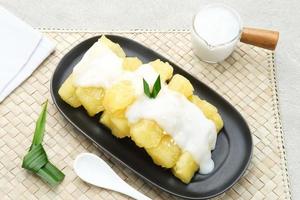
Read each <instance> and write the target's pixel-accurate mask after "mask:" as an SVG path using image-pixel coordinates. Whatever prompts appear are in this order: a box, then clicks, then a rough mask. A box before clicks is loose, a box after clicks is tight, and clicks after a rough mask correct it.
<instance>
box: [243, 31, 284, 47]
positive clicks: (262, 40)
mask: <svg viewBox="0 0 300 200" xmlns="http://www.w3.org/2000/svg"><path fill="white" fill-rule="evenodd" d="M278 39H279V32H277V31H270V30H264V29H256V28H246V27H245V28H243V32H242V35H241V42H243V43H246V44H251V45H254V46H258V47H262V48H265V49H269V50H274V49H275V48H276V45H277V42H278Z"/></svg>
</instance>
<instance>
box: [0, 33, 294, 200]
mask: <svg viewBox="0 0 300 200" xmlns="http://www.w3.org/2000/svg"><path fill="white" fill-rule="evenodd" d="M43 31H44V32H45V35H47V36H48V37H49V38H50V39H52V40H54V41H55V42H56V43H57V47H56V51H55V52H54V54H52V55H51V56H50V57H49V58H48V59H47V60H46V61H45V62H44V63H43V64H42V65H41V66H40V67H39V68H38V69H37V70H36V71H35V72H34V73H33V75H32V76H31V77H30V78H29V79H28V80H27V81H25V82H24V83H23V84H22V85H21V86H20V87H19V88H17V89H16V90H15V91H14V92H13V93H12V94H11V95H10V96H9V97H8V98H7V99H6V100H5V101H4V102H2V104H0V138H1V139H0V198H1V199H31V200H32V199H105V200H108V199H113V200H115V199H128V198H127V197H125V196H123V195H121V194H118V193H115V192H111V191H108V190H102V189H99V188H96V187H91V186H90V185H88V184H85V183H84V182H82V181H81V180H80V179H79V178H78V177H77V176H76V175H75V173H74V171H73V169H72V164H73V160H74V159H75V157H76V155H78V154H79V153H81V152H86V151H88V152H93V153H95V154H97V155H99V156H101V157H102V158H104V159H105V160H106V161H107V162H108V163H109V164H110V165H111V166H112V167H113V169H114V170H115V171H116V172H117V173H118V174H119V175H120V176H121V177H122V178H123V179H124V180H125V181H126V182H127V183H129V184H130V185H132V186H133V187H135V188H137V189H138V190H140V191H141V192H143V193H145V194H146V195H148V196H149V197H151V198H152V199H171V198H174V197H172V196H170V195H168V194H166V193H164V192H162V191H160V190H158V189H156V188H154V187H152V186H150V185H149V184H147V183H145V182H144V181H143V180H142V179H141V178H139V177H137V176H136V175H135V174H133V172H131V171H129V170H128V169H126V168H124V167H123V166H121V165H120V164H119V163H117V162H116V161H114V160H112V158H110V157H109V156H108V155H106V154H104V153H103V152H102V151H101V150H99V149H96V147H95V146H94V145H92V143H91V142H90V141H88V140H87V139H86V138H85V137H84V136H83V135H81V134H79V133H78V132H77V131H76V130H75V129H74V128H73V127H72V126H71V125H70V124H69V123H68V122H67V121H66V120H65V119H64V118H63V117H62V115H61V114H60V113H59V112H58V110H57V109H56V107H55V106H54V105H53V102H52V100H51V97H50V93H49V86H50V78H51V76H52V73H53V71H54V69H55V67H56V66H57V64H58V62H59V60H60V59H61V58H62V56H63V55H64V54H66V53H67V52H68V51H69V50H70V49H71V48H72V47H73V46H74V45H76V44H78V43H79V42H81V41H82V40H84V39H87V38H89V37H92V36H95V35H99V34H102V33H100V32H98V33H97V32H76V31H71V32H70V31H51V30H50V31H46V30H43ZM113 34H118V35H122V36H125V37H129V38H133V39H134V40H137V41H139V42H141V43H143V44H145V45H146V46H148V47H150V48H152V49H154V50H155V51H158V52H159V53H161V54H162V55H164V56H166V57H167V58H169V59H170V60H172V61H174V62H175V63H178V65H179V66H182V67H183V68H184V69H185V70H187V71H189V72H190V73H191V74H193V75H194V76H196V77H197V78H199V79H200V80H201V81H203V82H205V83H207V84H208V85H209V86H210V87H212V88H213V89H215V90H216V91H217V92H218V93H220V94H221V95H223V96H224V97H225V98H226V99H227V100H228V101H229V102H231V103H232V104H233V105H234V106H235V107H236V108H237V109H238V110H239V111H240V112H241V113H242V115H243V116H244V117H245V118H246V120H247V122H248V124H249V126H250V128H251V132H252V135H253V140H254V151H253V158H252V162H251V164H250V166H249V168H248V170H247V172H246V173H245V175H244V177H243V178H241V180H240V181H239V182H238V183H237V184H236V185H234V187H233V188H232V189H230V190H229V191H227V192H226V193H225V194H223V195H221V196H219V197H218V198H222V199H290V190H289V182H288V176H287V169H286V159H285V150H284V146H283V144H284V143H283V133H282V128H281V122H280V116H279V110H278V97H277V89H276V76H275V66H274V54H273V53H272V52H270V51H266V50H263V49H260V48H255V47H252V46H249V45H244V44H239V46H238V48H237V49H236V51H235V52H234V53H233V54H232V56H231V57H229V58H228V59H227V60H226V61H224V62H222V63H220V64H213V65H211V64H206V63H203V62H200V61H199V60H198V59H196V58H195V57H194V55H193V53H192V51H191V48H190V34H189V33H188V31H169V32H155V31H130V32H119V31H115V32H113ZM47 98H48V99H49V100H50V102H49V103H50V105H49V109H48V119H47V127H46V134H45V139H44V147H45V149H46V151H47V153H48V156H49V159H50V160H51V161H52V162H53V163H55V164H56V165H57V166H58V168H60V169H62V170H63V172H64V173H65V174H66V177H65V180H64V181H63V183H62V184H60V185H59V186H58V187H56V188H50V187H49V186H48V185H46V184H44V183H43V182H42V181H41V180H40V179H39V178H37V177H36V176H33V175H32V174H31V173H28V172H27V171H25V170H23V169H22V168H21V162H22V158H23V156H24V154H25V152H26V150H27V148H28V147H29V146H30V144H31V139H32V136H33V130H34V126H35V121H36V119H37V117H38V114H39V112H40V104H41V103H42V102H44V101H45V99H47Z"/></svg>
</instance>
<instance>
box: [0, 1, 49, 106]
mask: <svg viewBox="0 0 300 200" xmlns="http://www.w3.org/2000/svg"><path fill="white" fill-rule="evenodd" d="M53 50H54V44H53V43H52V42H51V41H50V40H49V39H47V38H46V37H44V36H43V35H42V34H41V33H40V32H38V31H37V30H34V29H33V28H32V27H30V26H29V25H28V24H26V23H25V22H23V21H22V20H20V19H18V18H17V17H15V16H14V15H13V14H11V13H10V12H8V11H7V10H5V9H4V8H3V7H1V6H0V103H1V102H2V101H3V100H4V99H5V98H6V97H7V96H8V95H9V94H10V93H11V92H12V91H13V90H14V89H15V88H16V87H18V86H19V85H20V84H21V83H22V82H23V81H24V80H26V79H27V78H28V77H29V76H30V75H31V74H32V72H33V71H34V70H35V69H36V68H37V67H38V66H39V65H40V64H41V63H42V62H43V60H45V58H47V57H48V56H49V55H50V54H51V52H52V51H53Z"/></svg>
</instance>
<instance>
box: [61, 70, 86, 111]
mask: <svg viewBox="0 0 300 200" xmlns="http://www.w3.org/2000/svg"><path fill="white" fill-rule="evenodd" d="M75 91H76V87H74V86H73V80H72V74H71V75H70V76H69V77H68V78H67V79H66V80H65V81H64V83H63V84H62V85H61V86H60V88H59V90H58V94H59V96H60V97H61V98H62V99H63V100H64V101H65V102H66V103H68V104H69V105H70V106H72V107H74V108H77V107H79V106H81V103H80V101H79V99H78V98H77V96H76V93H75Z"/></svg>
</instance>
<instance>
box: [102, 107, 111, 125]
mask: <svg viewBox="0 0 300 200" xmlns="http://www.w3.org/2000/svg"><path fill="white" fill-rule="evenodd" d="M100 122H101V123H102V124H104V125H105V126H106V127H108V128H111V121H110V115H109V112H107V111H104V112H103V113H102V115H101V117H100Z"/></svg>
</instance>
